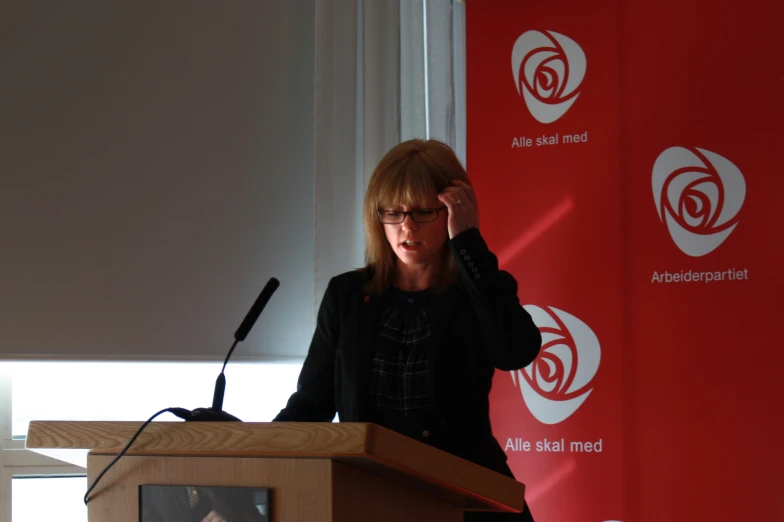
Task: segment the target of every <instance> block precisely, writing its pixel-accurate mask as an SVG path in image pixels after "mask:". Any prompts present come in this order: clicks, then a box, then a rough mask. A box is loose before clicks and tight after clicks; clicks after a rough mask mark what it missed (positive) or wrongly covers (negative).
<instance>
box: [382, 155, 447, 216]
mask: <svg viewBox="0 0 784 522" xmlns="http://www.w3.org/2000/svg"><path fill="white" fill-rule="evenodd" d="M437 194H438V188H437V187H436V185H435V183H434V181H433V177H432V175H431V174H430V173H429V172H428V170H427V168H426V166H425V165H424V164H422V162H420V161H416V160H415V159H414V158H408V159H407V161H404V162H402V163H401V164H400V165H399V166H398V168H397V169H395V170H394V171H393V172H391V173H390V175H389V176H387V177H386V178H385V179H384V182H383V184H382V185H381V187H380V190H379V194H378V195H379V201H378V206H379V208H395V207H398V206H401V205H404V206H408V207H418V208H425V207H427V206H428V204H432V203H430V200H432V198H434V197H435V196H436V195H437Z"/></svg>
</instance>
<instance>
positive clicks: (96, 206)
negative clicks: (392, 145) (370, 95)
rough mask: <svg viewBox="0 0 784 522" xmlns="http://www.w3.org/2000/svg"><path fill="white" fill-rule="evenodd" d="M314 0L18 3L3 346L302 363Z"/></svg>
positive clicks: (0, 263) (3, 189)
mask: <svg viewBox="0 0 784 522" xmlns="http://www.w3.org/2000/svg"><path fill="white" fill-rule="evenodd" d="M313 24H314V1H313V0H309V1H306V0H297V1H292V2H258V1H238V2H230V3H223V2H207V1H193V2H186V1H167V2H150V1H146V2H124V3H115V2H89V1H86V0H76V1H71V2H65V3H61V2H33V1H30V2H15V3H11V4H8V5H6V6H5V8H4V10H3V16H2V18H0V74H1V75H2V80H0V357H6V358H8V357H15V356H19V355H22V356H36V355H49V356H52V355H54V356H58V357H59V356H62V357H76V358H78V357H82V356H85V357H90V358H96V357H98V358H107V357H113V356H119V357H129V356H132V357H137V358H145V357H156V358H163V359H178V358H200V357H204V356H210V355H213V356H218V355H219V354H220V355H222V354H224V353H225V351H226V349H227V348H228V346H229V345H230V342H231V341H232V335H233V333H234V330H235V329H236V328H237V326H238V325H239V323H240V321H241V319H242V317H243V316H244V314H245V312H246V311H247V309H248V308H249V307H250V305H251V304H252V302H253V300H254V299H255V298H256V296H257V294H258V292H259V291H260V289H261V288H262V286H263V285H264V284H265V283H266V282H267V280H268V279H269V278H270V277H272V276H275V277H278V278H279V279H280V281H281V287H280V288H279V289H278V292H277V293H276V294H275V295H274V296H273V298H272V300H271V301H270V303H269V306H268V307H267V309H266V310H265V313H264V314H263V316H262V318H261V319H260V320H259V322H258V323H257V324H256V327H255V329H254V331H253V332H252V333H251V335H250V336H249V337H248V340H247V341H246V342H245V343H243V344H242V345H240V347H239V348H238V350H237V352H236V355H237V356H238V358H241V357H242V356H243V355H248V354H252V355H254V356H279V355H289V356H302V355H304V354H305V352H306V350H307V344H308V342H309V340H310V336H311V334H312V328H313V314H312V305H313V303H312V302H313V295H314V285H313V259H314V251H313V249H314V246H313V245H314V241H313V235H314V227H313V199H314V194H313V185H314V183H313V170H314V160H313V119H314V109H313V98H314V96H313V92H314V73H313V71H314V36H313V34H314V31H313Z"/></svg>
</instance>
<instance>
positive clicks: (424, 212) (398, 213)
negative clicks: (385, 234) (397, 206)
mask: <svg viewBox="0 0 784 522" xmlns="http://www.w3.org/2000/svg"><path fill="white" fill-rule="evenodd" d="M445 208H446V207H438V208H418V209H416V210H409V211H408V212H404V211H402V210H379V211H378V220H379V222H381V223H383V224H385V225H399V224H400V223H402V222H403V221H405V220H406V216H411V219H413V220H414V221H415V222H416V223H428V222H430V221H435V220H436V219H438V213H439V212H441V211H442V210H444V209H445Z"/></svg>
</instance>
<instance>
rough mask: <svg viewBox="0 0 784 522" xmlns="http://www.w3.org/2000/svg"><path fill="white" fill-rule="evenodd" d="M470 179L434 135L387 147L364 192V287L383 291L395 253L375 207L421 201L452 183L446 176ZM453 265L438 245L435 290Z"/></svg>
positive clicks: (451, 274) (451, 277) (448, 278)
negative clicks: (437, 269)
mask: <svg viewBox="0 0 784 522" xmlns="http://www.w3.org/2000/svg"><path fill="white" fill-rule="evenodd" d="M455 179H457V180H460V181H465V182H466V183H470V181H469V179H468V175H467V174H466V171H465V169H464V168H463V166H462V165H461V164H460V160H458V159H457V156H456V155H455V153H454V151H452V149H451V148H449V146H448V145H446V144H445V143H442V142H440V141H438V140H427V141H424V140H420V139H415V140H409V141H404V142H403V143H400V144H399V145H396V146H395V147H393V148H392V149H390V150H389V152H387V153H386V154H385V155H384V157H383V158H381V161H380V162H379V163H378V166H376V169H375V170H374V171H373V175H372V176H371V178H370V182H369V184H368V188H367V192H366V193H365V205H364V222H365V238H366V247H365V263H366V266H365V268H364V270H365V271H366V273H367V275H368V279H367V281H366V283H365V290H366V291H367V292H369V293H373V294H377V295H384V294H385V293H386V292H387V290H388V289H389V287H390V286H392V282H393V281H394V276H395V262H396V260H397V256H395V253H394V251H393V250H392V247H391V246H390V244H389V242H388V241H387V237H386V234H385V233H384V225H382V224H381V223H379V221H378V211H379V210H380V209H382V208H393V207H395V206H397V205H408V206H418V207H423V206H425V205H426V204H427V203H426V202H427V199H428V196H431V195H436V194H438V193H440V192H441V191H442V190H444V188H446V187H448V186H450V185H452V180H455ZM457 277H458V273H457V265H456V264H455V262H454V260H453V259H452V256H451V255H450V253H449V247H448V246H447V245H444V248H443V249H442V252H441V266H440V270H439V277H438V281H437V283H436V286H435V289H436V291H442V290H444V289H445V288H446V287H448V286H449V285H451V284H453V283H454V282H455V281H457Z"/></svg>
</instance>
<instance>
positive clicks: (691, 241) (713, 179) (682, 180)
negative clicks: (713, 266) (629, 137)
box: [651, 146, 746, 257]
mask: <svg viewBox="0 0 784 522" xmlns="http://www.w3.org/2000/svg"><path fill="white" fill-rule="evenodd" d="M651 188H652V190H653V200H654V203H655V204H656V211H657V212H658V214H659V220H660V221H661V222H662V223H664V224H665V225H666V226H667V229H668V230H669V232H670V237H672V240H673V241H674V242H675V244H676V246H677V247H678V248H679V249H680V250H681V251H682V252H683V253H684V254H686V255H689V256H692V257H700V256H704V255H706V254H709V253H710V252H712V251H714V250H715V249H716V248H718V246H719V245H721V244H722V243H723V242H724V241H725V240H726V239H727V238H728V237H729V235H730V234H731V233H732V231H733V230H735V227H737V225H738V222H739V217H738V213H739V212H740V210H741V208H742V207H743V203H744V201H745V199H746V180H745V179H744V177H743V174H742V173H741V171H740V169H738V167H737V166H735V164H733V163H732V162H731V161H729V160H728V159H727V158H725V157H723V156H720V155H719V154H716V153H715V152H711V151H709V150H705V149H701V148H698V147H693V148H687V147H677V146H676V147H670V148H668V149H665V150H664V151H663V152H662V153H661V154H659V156H658V157H657V158H656V161H655V162H654V165H653V169H652V174H651Z"/></svg>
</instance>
